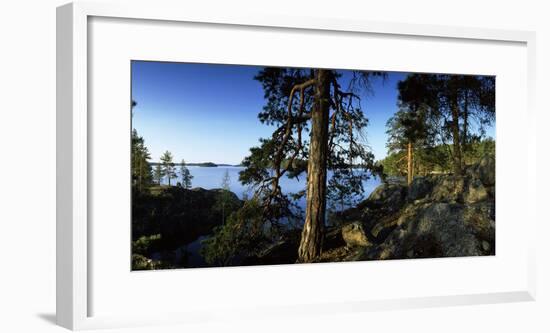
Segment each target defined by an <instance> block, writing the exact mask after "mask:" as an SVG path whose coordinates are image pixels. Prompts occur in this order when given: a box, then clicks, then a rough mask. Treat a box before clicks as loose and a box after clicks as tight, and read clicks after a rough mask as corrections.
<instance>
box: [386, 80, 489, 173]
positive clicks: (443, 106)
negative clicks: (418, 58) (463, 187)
mask: <svg viewBox="0 0 550 333" xmlns="http://www.w3.org/2000/svg"><path fill="white" fill-rule="evenodd" d="M398 90H399V101H398V111H397V112H396V113H395V114H394V116H393V117H392V118H390V120H389V121H388V123H387V134H388V142H387V147H388V156H387V157H386V158H385V159H384V161H382V164H383V165H384V170H385V172H386V173H387V174H390V175H403V174H404V173H406V172H404V170H406V168H405V169H404V168H403V165H405V166H406V162H407V161H406V158H407V157H406V156H405V153H404V150H405V149H406V146H407V144H409V143H411V145H412V148H413V151H414V153H413V161H414V164H415V167H414V170H415V171H416V172H415V173H429V172H446V171H449V170H450V168H451V167H452V169H453V170H454V171H457V170H458V171H459V172H460V170H461V169H462V168H463V167H464V165H466V164H469V163H471V158H470V160H468V156H469V155H471V153H470V152H469V150H471V149H472V147H473V145H475V144H476V143H479V142H482V141H483V139H484V137H485V128H486V127H487V126H490V125H491V124H493V123H494V120H495V104H494V103H495V101H494V96H495V78H494V77H489V76H472V75H447V74H442V75H440V74H410V75H409V76H407V78H406V79H405V80H403V81H400V82H399V83H398ZM474 125H477V128H474ZM462 155H464V156H462Z"/></svg>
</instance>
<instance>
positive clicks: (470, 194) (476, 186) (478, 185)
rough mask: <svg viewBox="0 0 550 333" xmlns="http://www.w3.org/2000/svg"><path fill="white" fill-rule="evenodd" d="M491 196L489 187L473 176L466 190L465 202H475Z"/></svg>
mask: <svg viewBox="0 0 550 333" xmlns="http://www.w3.org/2000/svg"><path fill="white" fill-rule="evenodd" d="M488 196H489V193H488V192H487V189H485V186H483V183H482V182H481V180H480V179H479V178H472V179H470V181H469V182H468V186H467V188H466V189H465V191H464V196H463V197H464V202H466V203H475V202H479V201H483V200H486V199H487V197H488Z"/></svg>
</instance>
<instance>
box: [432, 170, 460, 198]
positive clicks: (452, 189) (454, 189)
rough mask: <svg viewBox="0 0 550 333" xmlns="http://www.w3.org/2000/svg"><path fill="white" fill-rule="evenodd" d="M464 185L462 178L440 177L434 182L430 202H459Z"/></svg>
mask: <svg viewBox="0 0 550 333" xmlns="http://www.w3.org/2000/svg"><path fill="white" fill-rule="evenodd" d="M465 185H466V179H465V177H464V176H454V175H450V176H441V177H438V178H437V179H436V181H435V184H434V187H433V190H432V193H431V195H430V196H431V200H433V201H436V202H460V201H462V194H463V192H464V188H465Z"/></svg>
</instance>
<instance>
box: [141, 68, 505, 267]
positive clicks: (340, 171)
mask: <svg viewBox="0 0 550 333" xmlns="http://www.w3.org/2000/svg"><path fill="white" fill-rule="evenodd" d="M132 66H133V68H132V70H133V71H136V73H137V74H138V75H134V77H135V78H137V80H139V79H140V78H142V80H143V79H145V78H147V76H145V75H143V76H140V75H139V74H140V73H141V72H139V71H140V70H143V68H141V67H140V66H145V64H142V63H139V62H133V63H132ZM159 66H160V65H159ZM171 66H182V67H185V66H194V67H193V68H191V67H187V68H190V69H189V70H188V72H185V73H187V74H189V73H193V71H194V70H197V71H198V70H204V75H203V76H205V75H212V76H211V77H210V78H211V79H212V80H215V78H219V79H220V80H221V81H224V79H226V82H227V83H226V84H227V86H226V88H227V90H231V89H238V90H236V91H237V92H236V93H234V94H233V95H232V96H228V99H227V100H228V101H229V102H227V103H235V105H237V107H240V108H242V107H243V105H245V106H246V105H249V104H250V105H252V106H251V107H250V109H252V110H256V111H255V114H252V111H250V112H248V113H245V112H244V111H243V112H240V111H235V114H234V118H238V117H241V116H242V119H246V121H253V122H255V123H256V125H255V127H254V130H252V128H251V127H250V126H243V127H238V126H237V127H235V128H233V127H229V126H231V121H232V120H233V119H232V118H233V117H232V116H231V114H230V113H229V114H223V115H221V111H220V114H216V116H220V117H226V118H223V119H227V121H226V122H227V125H225V123H224V124H220V125H219V126H220V128H222V129H223V137H222V138H221V139H220V141H219V142H220V144H225V143H226V142H227V144H228V146H227V147H228V148H226V149H222V148H220V147H209V146H207V145H206V144H205V143H204V142H200V143H199V141H200V140H201V138H200V137H198V136H200V135H201V134H196V135H197V139H196V141H194V140H193V136H191V135H185V137H186V140H185V141H184V142H182V143H181V146H178V147H182V148H181V149H178V151H177V152H176V151H168V150H166V149H165V148H164V147H163V145H162V142H163V141H160V144H159V140H158V138H157V137H153V135H152V134H149V133H153V134H154V133H160V131H157V130H156V129H155V128H149V127H148V124H147V123H146V122H145V121H137V118H138V117H140V116H142V115H141V114H140V112H143V113H145V112H148V110H152V109H153V108H152V107H149V108H150V109H149V108H148V106H147V103H150V102H149V100H150V99H152V96H153V97H156V98H158V97H159V96H158V95H161V93H159V94H157V95H154V94H151V95H149V94H147V93H145V92H142V90H140V89H138V88H139V87H140V86H139V85H137V84H136V91H134V90H133V91H132V93H133V98H134V100H135V102H132V117H133V129H132V135H131V136H132V165H131V173H132V269H134V270H141V269H164V268H190V267H219V266H245V265H265V264H293V263H312V262H339V261H360V260H381V259H405V258H427V257H457V256H480V255H494V254H495V141H494V125H495V119H496V116H495V78H494V77H489V76H472V75H449V74H414V73H384V72H376V71H351V70H329V69H309V68H278V67H264V68H258V67H249V68H246V67H244V66H231V65H197V64H195V65H191V64H172V65H171ZM201 66H202V67H201ZM140 68H141V69H140ZM157 69H159V70H160V69H161V68H160V67H157ZM173 69H174V67H172V70H173ZM179 70H180V69H179V67H178V68H177V70H176V71H173V72H170V73H171V74H170V75H169V76H168V77H171V79H166V82H170V80H173V81H174V82H179V81H176V80H178V76H177V75H183V74H182V73H183V72H182V73H180V72H178V71H179ZM182 71H185V70H182ZM216 71H217V72H216ZM239 71H241V72H243V73H244V72H246V75H244V74H243V75H242V77H239V80H241V81H242V82H243V83H242V84H241V85H240V86H238V87H235V86H236V85H237V83H236V82H237V79H236V78H235V77H236V76H232V75H237V74H235V73H240V72H239ZM251 71H253V72H254V73H253V75H250V72H251ZM195 73H197V72H195ZM174 77H176V78H174ZM193 79H195V80H197V81H198V82H200V80H201V79H200V78H198V77H193V76H191V75H190V74H189V77H187V78H186V79H185V80H191V81H192V80H193ZM197 81H195V82H197ZM174 82H171V84H172V86H173V84H174ZM182 82H183V81H182ZM239 82H240V81H239ZM222 83H223V82H221V83H219V84H220V85H222ZM134 84H135V83H133V87H134ZM205 84H206V83H205ZM199 85H200V84H199ZM172 86H170V87H172ZM231 86H234V87H233V88H231ZM220 88H223V86H220ZM197 89H198V88H197ZM245 89H250V90H253V89H255V90H253V91H254V92H255V94H256V95H253V94H252V93H250V94H244V93H241V92H242V91H244V90H245ZM167 90H169V91H171V93H172V94H179V92H178V91H176V90H174V89H173V88H170V89H167ZM197 91H198V90H197ZM197 91H195V92H194V94H195V95H197V94H198V93H197ZM162 93H164V91H162ZM199 93H200V94H203V96H200V98H203V99H208V98H209V96H210V95H207V94H209V92H208V91H206V90H201V91H199ZM182 94H184V95H185V94H187V95H186V96H188V98H187V99H186V100H185V101H186V103H191V102H189V100H190V99H192V98H191V97H189V96H191V95H189V94H190V92H186V93H182ZM241 94H242V96H245V97H246V98H242V96H241ZM258 95H259V96H258ZM212 96H213V95H212ZM224 96H225V95H224ZM236 96H240V97H236ZM220 98H221V97H220ZM236 99H238V100H237V101H236ZM379 100H382V101H383V102H384V103H383V104H380V103H381V102H378V101H379ZM224 101H225V100H224ZM249 101H250V102H249ZM252 101H254V102H252ZM142 103H143V104H144V107H143V109H140V106H141V105H142ZM258 103H261V104H258ZM184 105H185V104H182V107H183V106H184ZM212 105H213V108H214V107H215V105H217V104H216V103H215V101H213V102H212ZM381 105H382V106H381ZM220 107H221V106H220ZM226 107H227V109H232V106H231V105H229V106H227V105H226ZM216 110H217V109H216ZM216 110H212V112H214V113H216V112H218V111H216ZM370 110H372V111H370ZM174 112H178V111H170V113H168V115H169V116H170V117H175V118H174V122H177V120H178V119H180V118H178V117H180V116H178V115H176V116H175V115H173V113H174ZM202 112H204V111H202ZM239 112H240V113H239ZM182 113H185V112H183V111H182ZM245 117H246V118H245ZM181 119H182V121H185V120H186V119H189V121H191V122H192V121H195V122H196V123H193V125H189V128H190V129H189V131H193V129H194V128H195V127H197V124H201V125H203V126H204V128H202V131H211V132H210V133H215V132H214V131H215V129H216V127H215V126H217V125H216V124H214V122H215V120H212V119H209V121H207V122H204V123H203V122H201V121H200V119H198V120H197V117H196V116H194V115H193V114H192V115H185V116H181ZM210 126H212V128H210ZM141 128H143V130H144V131H145V132H147V135H145V134H142V131H141ZM256 128H258V131H262V133H263V134H264V135H263V136H262V137H261V138H259V139H258V137H254V136H253V135H254V134H252V133H256V132H255V131H256ZM379 129H380V130H379ZM371 131H372V133H374V134H371ZM197 133H199V132H197ZM201 133H202V132H201ZM247 133H251V134H247ZM141 135H143V136H141ZM158 135H159V136H161V135H162V134H158ZM213 135H215V134H213ZM149 140H153V141H155V142H156V144H157V145H158V147H155V153H154V156H155V161H153V158H152V157H151V156H152V152H151V151H150V150H149V148H148V146H147V142H149ZM232 140H233V141H232ZM231 142H233V144H230V143H231ZM371 142H372V145H371ZM380 142H381V144H380ZM239 145H242V146H243V147H245V148H246V150H245V151H243V155H242V156H239V157H238V160H231V161H230V160H227V161H224V160H221V159H220V157H219V156H217V155H223V154H224V153H228V154H229V152H227V151H228V150H230V149H232V147H233V146H235V147H238V146H239ZM246 145H248V146H246ZM166 146H175V144H173V143H171V142H170V143H169V142H166ZM380 147H382V148H380ZM209 149H212V151H213V152H215V153H216V154H217V155H216V156H214V155H212V156H203V155H201V153H204V152H206V151H208V150H209ZM377 149H378V150H377ZM226 150H227V151H226ZM176 159H177V161H178V162H175V161H176ZM201 159H202V160H212V161H222V162H225V163H213V162H204V163H186V160H187V161H189V160H194V161H197V160H199V161H200V160H201Z"/></svg>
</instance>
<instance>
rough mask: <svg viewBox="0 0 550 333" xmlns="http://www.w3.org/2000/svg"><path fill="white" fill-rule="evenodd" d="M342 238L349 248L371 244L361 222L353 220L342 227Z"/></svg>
mask: <svg viewBox="0 0 550 333" xmlns="http://www.w3.org/2000/svg"><path fill="white" fill-rule="evenodd" d="M342 238H343V239H344V241H345V242H346V246H348V247H350V248H352V247H356V246H364V247H366V246H370V245H372V244H371V242H369V239H368V238H367V235H366V233H365V230H364V228H363V225H362V224H361V222H353V223H350V224H347V225H345V226H344V227H342Z"/></svg>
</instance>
